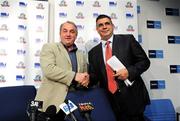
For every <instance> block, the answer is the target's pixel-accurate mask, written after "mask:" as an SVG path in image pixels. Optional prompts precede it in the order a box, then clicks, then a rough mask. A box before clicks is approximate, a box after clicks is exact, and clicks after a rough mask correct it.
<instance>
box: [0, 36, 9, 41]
mask: <svg viewBox="0 0 180 121" xmlns="http://www.w3.org/2000/svg"><path fill="white" fill-rule="evenodd" d="M7 41H8V38H7V37H0V42H7Z"/></svg>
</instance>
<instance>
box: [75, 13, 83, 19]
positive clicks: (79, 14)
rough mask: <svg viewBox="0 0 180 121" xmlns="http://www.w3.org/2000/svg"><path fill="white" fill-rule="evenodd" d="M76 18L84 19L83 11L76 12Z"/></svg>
mask: <svg viewBox="0 0 180 121" xmlns="http://www.w3.org/2000/svg"><path fill="white" fill-rule="evenodd" d="M76 18H77V19H84V15H83V13H82V12H79V13H77V16H76Z"/></svg>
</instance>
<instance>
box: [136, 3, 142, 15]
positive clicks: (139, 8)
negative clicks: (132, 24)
mask: <svg viewBox="0 0 180 121" xmlns="http://www.w3.org/2000/svg"><path fill="white" fill-rule="evenodd" d="M140 13H141V7H140V6H139V5H138V6H137V14H140Z"/></svg>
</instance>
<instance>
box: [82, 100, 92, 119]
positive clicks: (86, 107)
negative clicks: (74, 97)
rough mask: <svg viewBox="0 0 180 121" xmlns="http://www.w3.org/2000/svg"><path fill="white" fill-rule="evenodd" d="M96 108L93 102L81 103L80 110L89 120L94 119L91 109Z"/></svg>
mask: <svg viewBox="0 0 180 121" xmlns="http://www.w3.org/2000/svg"><path fill="white" fill-rule="evenodd" d="M93 109H94V106H93V105H92V103H90V102H89V103H79V111H80V113H81V114H82V116H83V117H85V118H86V120H87V121H92V118H91V111H92V110H93Z"/></svg>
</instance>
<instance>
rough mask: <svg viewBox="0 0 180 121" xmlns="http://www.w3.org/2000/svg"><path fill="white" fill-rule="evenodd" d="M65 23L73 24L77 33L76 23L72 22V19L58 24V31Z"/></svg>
mask: <svg viewBox="0 0 180 121" xmlns="http://www.w3.org/2000/svg"><path fill="white" fill-rule="evenodd" d="M66 23H69V24H71V25H73V26H74V27H75V30H76V33H78V29H77V26H76V24H75V23H74V22H72V21H66V22H64V23H62V24H61V25H60V32H61V30H62V27H63V25H64V24H66Z"/></svg>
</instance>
